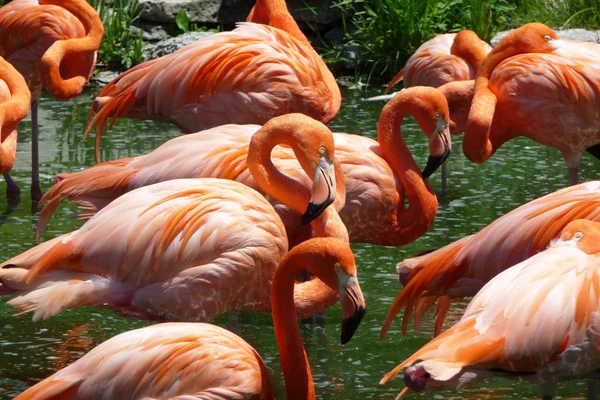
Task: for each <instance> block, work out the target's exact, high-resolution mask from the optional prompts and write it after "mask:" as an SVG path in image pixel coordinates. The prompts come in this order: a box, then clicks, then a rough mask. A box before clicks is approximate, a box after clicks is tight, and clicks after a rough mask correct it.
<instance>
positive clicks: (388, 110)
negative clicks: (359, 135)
mask: <svg viewBox="0 0 600 400" xmlns="http://www.w3.org/2000/svg"><path fill="white" fill-rule="evenodd" d="M416 107H418V105H416V104H415V103H414V102H412V101H411V99H410V97H407V96H401V95H397V96H396V97H394V98H393V99H392V100H390V102H389V103H388V104H386V105H385V107H384V108H383V111H382V112H381V117H380V118H379V122H378V124H377V136H378V141H379V146H380V147H381V152H382V154H383V157H384V159H385V160H386V161H387V162H388V164H389V165H390V167H391V168H392V170H393V171H394V175H395V176H396V177H397V178H398V179H400V182H402V187H403V188H404V190H405V191H406V195H407V197H408V202H409V205H408V208H404V204H403V202H401V203H400V204H398V208H397V212H396V215H395V216H394V217H393V221H392V224H393V228H392V229H393V233H391V235H393V237H390V244H391V243H394V245H400V244H406V243H410V242H412V241H414V240H416V239H417V238H418V237H420V236H421V235H422V234H423V233H425V232H426V231H427V230H428V229H429V228H430V227H431V225H432V224H433V220H434V218H435V214H436V212H437V205H438V203H437V197H436V196H435V194H434V193H433V190H432V189H431V186H429V184H428V183H427V182H425V181H423V179H422V178H421V170H420V168H419V166H418V165H417V163H416V162H415V159H414V158H413V156H412V154H411V153H410V150H409V149H408V147H407V146H406V143H405V142H404V138H403V137H402V128H401V126H402V121H403V119H404V116H405V115H407V114H412V115H414V114H415V112H416V111H417V109H416ZM400 197H401V198H402V196H400ZM396 243H397V244H396Z"/></svg>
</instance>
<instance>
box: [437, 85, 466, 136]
mask: <svg viewBox="0 0 600 400" xmlns="http://www.w3.org/2000/svg"><path fill="white" fill-rule="evenodd" d="M438 90H439V91H440V92H442V94H443V95H444V97H445V98H446V101H447V102H448V109H449V110H450V132H451V133H452V134H453V135H456V134H460V133H464V131H465V127H466V125H467V119H468V117H469V110H470V108H471V103H472V102H473V93H474V92H475V81H474V80H471V81H453V82H448V83H446V84H444V85H442V86H440V87H439V88H438Z"/></svg>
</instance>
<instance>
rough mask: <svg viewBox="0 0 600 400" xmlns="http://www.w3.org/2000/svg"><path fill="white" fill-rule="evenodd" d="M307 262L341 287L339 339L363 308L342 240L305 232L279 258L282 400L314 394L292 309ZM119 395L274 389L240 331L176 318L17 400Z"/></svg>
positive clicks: (105, 348) (275, 293)
mask: <svg viewBox="0 0 600 400" xmlns="http://www.w3.org/2000/svg"><path fill="white" fill-rule="evenodd" d="M305 266H306V267H308V268H309V269H310V271H311V272H312V273H313V274H314V275H315V276H316V277H317V278H318V279H320V280H322V282H323V283H324V284H325V285H327V287H328V288H330V290H332V291H336V292H337V293H339V296H340V304H341V305H342V308H343V311H344V321H343V324H342V335H341V341H342V344H345V343H347V342H348V341H349V340H350V339H351V338H352V335H353V334H354V332H355V331H356V329H357V328H358V326H359V324H360V321H361V319H362V317H363V315H364V313H365V301H364V298H363V295H362V292H361V290H360V286H359V284H358V280H357V278H356V266H355V263H354V256H353V254H352V251H351V250H350V248H349V247H348V244H347V243H346V242H344V241H343V240H340V239H334V238H316V239H311V240H309V241H306V242H303V243H302V244H300V245H299V246H297V247H295V248H294V249H292V250H291V251H290V252H289V253H288V254H287V255H286V256H285V257H284V258H283V259H282V260H281V263H280V264H279V267H278V268H277V270H276V272H275V277H274V279H273V280H274V282H273V287H272V291H271V302H272V308H273V326H274V328H275V338H276V339H277V345H278V347H279V358H280V360H281V367H282V369H283V374H284V379H285V383H286V398H287V399H288V400H305V399H315V398H316V397H315V387H314V383H313V380H312V374H311V371H310V364H309V362H308V359H307V357H306V352H305V351H304V345H303V343H302V338H301V337H300V332H299V330H298V321H297V320H296V318H297V316H296V311H295V310H294V286H298V285H296V284H295V282H294V281H295V277H296V276H297V274H298V272H300V270H301V269H302V268H304V267H305ZM319 282H321V281H319ZM133 377H138V379H132V378H133ZM99 387H101V388H102V390H98V388H99ZM117 397H118V398H127V399H132V400H133V399H148V398H161V399H163V398H164V399H166V398H181V399H183V398H190V399H191V398H195V399H215V400H216V399H254V398H256V399H273V391H272V386H271V379H270V378H269V374H268V371H267V368H266V366H265V364H264V362H263V361H262V359H261V358H260V356H259V354H258V352H257V351H256V350H254V349H253V348H252V346H250V345H249V344H248V343H247V342H245V341H244V340H243V339H241V338H240V337H239V336H237V335H235V334H233V333H231V332H229V331H227V330H225V329H223V328H220V327H217V326H214V325H210V324H205V323H186V322H178V323H177V322H174V323H163V324H158V325H153V326H149V327H146V328H142V329H136V330H134V331H130V332H125V333H122V334H120V335H118V336H116V337H114V338H112V339H109V340H108V341H106V342H104V343H102V344H101V345H99V346H98V347H96V348H95V349H93V350H92V351H90V352H89V353H88V354H86V355H85V356H83V357H82V358H81V359H79V360H77V361H76V362H74V363H73V364H71V365H70V366H68V367H66V368H65V369H63V370H61V371H58V372H57V373H55V374H54V375H52V376H51V377H49V378H47V379H46V380H44V381H42V382H40V383H38V384H36V385H35V386H33V387H32V388H30V389H28V390H27V391H25V392H24V393H22V394H21V395H19V396H17V397H16V398H15V399H16V400H27V399H36V400H43V399H46V400H50V399H57V398H60V399H86V400H87V399H90V400H92V399H103V398H117Z"/></svg>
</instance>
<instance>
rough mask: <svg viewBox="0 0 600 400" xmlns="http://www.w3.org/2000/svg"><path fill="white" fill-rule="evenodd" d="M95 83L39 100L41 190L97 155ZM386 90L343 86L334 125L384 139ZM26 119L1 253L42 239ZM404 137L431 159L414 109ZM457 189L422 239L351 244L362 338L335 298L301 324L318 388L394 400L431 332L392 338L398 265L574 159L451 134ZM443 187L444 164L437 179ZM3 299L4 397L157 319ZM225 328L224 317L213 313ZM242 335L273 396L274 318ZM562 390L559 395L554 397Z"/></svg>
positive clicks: (167, 131)
mask: <svg viewBox="0 0 600 400" xmlns="http://www.w3.org/2000/svg"><path fill="white" fill-rule="evenodd" d="M96 92H97V89H95V88H91V89H87V90H86V92H85V93H84V94H83V95H81V96H79V97H78V98H76V99H73V100H71V101H68V102H58V101H55V100H53V99H50V98H49V97H44V98H43V99H42V101H41V109H40V118H41V123H40V124H41V127H40V137H41V142H40V153H41V160H40V161H41V165H40V171H41V180H42V189H43V190H47V189H48V188H49V187H50V186H51V185H52V182H53V180H54V176H55V175H56V174H57V173H59V172H65V171H67V172H70V171H78V170H80V169H82V168H86V167H89V166H91V165H93V164H94V152H93V143H92V141H88V142H87V143H82V141H81V138H82V133H83V131H84V126H85V123H86V121H87V113H88V110H89V105H90V102H91V99H92V98H93V96H94V94H95V93H96ZM380 92H381V89H380V88H376V89H369V90H346V91H345V92H344V93H343V95H344V101H343V105H342V110H341V112H340V114H339V116H338V117H337V119H336V120H335V121H334V122H333V123H332V125H331V126H332V129H333V130H334V131H343V132H349V133H360V134H362V135H366V136H369V137H373V138H375V137H376V123H377V119H378V116H379V113H380V111H381V107H382V104H381V103H365V102H362V101H361V98H363V97H368V96H372V95H375V94H379V93H380ZM30 129H31V123H30V120H29V119H26V120H25V121H24V122H23V123H22V125H21V130H20V133H19V147H18V154H17V162H16V164H15V169H14V170H13V174H12V175H13V177H14V178H15V180H16V181H17V182H18V183H19V184H20V186H21V188H22V190H23V192H22V198H21V201H20V202H19V203H17V204H11V205H7V204H6V200H5V191H6V186H5V185H4V183H3V182H0V238H1V243H2V246H1V247H0V260H5V259H8V258H10V257H12V256H14V255H17V254H19V253H21V252H23V251H25V250H27V249H28V248H30V247H31V246H33V245H34V239H33V237H34V231H35V226H36V223H37V219H38V216H37V214H36V213H34V214H32V210H31V201H30V200H29V187H30V184H29V180H30V168H31V167H30V165H31V164H30ZM403 132H404V136H405V138H406V141H407V143H408V145H409V147H410V148H411V150H412V151H413V154H414V155H415V158H416V160H417V162H418V163H419V165H421V166H424V165H425V161H426V158H427V145H426V140H425V139H424V136H423V134H422V133H421V132H420V131H419V130H418V128H417V126H416V125H415V124H414V121H413V120H412V119H409V120H407V121H405V124H404V127H403ZM178 135H179V132H178V130H177V129H176V128H174V127H173V126H171V125H168V124H161V123H156V122H149V121H132V120H123V121H120V122H118V123H117V124H116V126H115V128H114V129H113V130H112V131H110V132H109V133H108V134H107V135H105V136H104V138H103V146H102V148H103V150H102V158H103V159H104V160H108V159H114V158H122V157H129V156H135V155H140V154H145V153H148V152H150V151H151V150H153V149H155V148H156V147H158V146H159V145H160V144H162V143H163V142H165V141H166V140H168V139H170V138H173V137H176V136H178ZM449 171H450V176H449V189H448V192H447V194H446V195H445V196H438V197H439V200H440V207H439V210H438V215H437V218H436V222H435V224H434V226H433V229H432V230H431V231H430V232H429V233H427V234H426V235H424V236H423V237H421V238H420V239H419V240H417V241H416V242H415V243H413V244H411V245H408V246H404V247H402V248H397V247H381V246H373V245H368V244H353V245H352V248H353V249H354V252H355V255H356V258H357V263H358V267H359V270H360V272H359V279H360V282H361V287H362V289H363V292H364V293H365V296H366V298H367V314H366V315H365V318H364V320H363V322H362V325H361V326H360V328H359V330H358V332H357V333H356V335H355V336H354V338H353V339H352V340H351V341H350V343H348V344H347V345H346V346H341V345H340V344H339V342H340V325H341V318H342V314H341V309H340V307H339V306H335V307H334V308H332V309H330V310H328V311H326V312H325V315H324V316H323V317H321V318H313V319H310V320H305V321H303V322H302V324H301V331H302V332H301V333H302V337H303V338H304V342H305V346H306V351H307V353H308V357H309V359H310V362H311V366H312V371H313V376H314V379H315V384H316V386H317V395H318V397H319V398H322V399H357V400H358V399H393V398H394V396H395V395H396V394H397V393H398V391H399V390H400V389H401V388H402V387H403V384H402V380H401V379H396V380H394V381H392V382H390V383H388V384H387V385H385V386H381V385H379V383H378V382H379V380H380V379H381V377H382V376H383V374H385V373H386V372H388V371H389V370H390V369H392V368H393V367H394V366H395V365H396V364H398V363H400V362H401V361H402V360H404V359H405V358H406V357H407V356H409V355H410V354H412V353H413V352H414V351H415V350H417V349H418V348H419V347H420V346H422V345H423V344H424V343H426V342H427V341H428V340H429V339H430V338H431V332H432V329H433V324H432V320H431V317H430V318H426V319H425V320H424V323H423V329H422V331H421V333H415V332H414V331H413V330H409V332H408V335H407V336H406V337H403V336H402V335H401V333H400V331H399V323H398V322H399V321H396V323H395V324H394V325H393V326H392V329H391V330H390V332H389V333H388V335H387V337H386V339H385V340H384V341H380V340H379V329H380V327H381V323H382V322H383V319H384V316H385V313H386V312H387V309H388V307H389V305H390V304H391V302H392V301H393V299H394V297H395V296H396V295H397V293H398V292H399V291H400V290H401V286H400V284H399V283H398V280H397V275H396V274H395V273H394V272H395V264H396V263H397V262H398V261H401V260H402V259H404V258H407V257H411V256H413V255H415V254H416V253H418V252H420V251H423V250H426V249H431V248H435V247H439V246H442V245H445V244H447V243H450V242H451V241H454V240H456V239H459V238H461V237H463V236H465V235H468V234H471V233H474V232H476V231H478V230H480V229H481V228H482V227H484V226H486V225H488V224H489V223H490V222H492V221H493V220H494V219H495V218H497V217H499V216H501V215H503V214H505V213H506V212H508V211H510V210H512V209H513V208H515V207H517V206H519V205H521V204H523V203H525V202H528V201H530V200H532V199H535V198H537V197H539V196H541V195H544V194H547V193H550V192H553V191H555V190H557V189H560V188H562V187H564V186H565V185H566V183H567V170H566V166H565V164H564V162H563V160H562V158H561V156H560V154H559V153H558V151H556V150H553V149H550V148H546V147H543V146H540V145H538V144H536V143H534V142H531V141H529V140H527V139H518V140H513V141H511V142H510V143H508V144H506V145H504V146H503V147H502V148H501V149H500V150H499V151H498V152H497V153H496V154H495V155H494V156H493V157H492V158H491V159H490V160H489V161H488V162H486V163H485V164H483V165H474V164H471V163H470V162H469V161H468V160H466V158H465V157H464V156H463V155H462V153H461V138H460V137H454V138H453V153H452V156H451V157H450V159H449ZM598 171H600V162H598V161H596V160H595V159H593V158H592V157H590V156H587V155H584V156H583V159H582V166H581V172H580V173H581V179H582V180H590V179H595V177H596V176H597V174H598ZM431 183H432V185H433V187H434V188H435V189H436V190H438V192H439V186H440V182H439V173H436V174H435V175H434V176H433V177H432V178H431ZM75 214H76V210H75V207H74V206H73V205H72V204H68V205H67V206H63V207H62V208H61V209H60V210H59V211H58V212H57V213H56V214H55V215H54V217H53V219H52V221H51V222H50V224H49V226H48V229H47V231H46V233H45V235H44V239H45V240H47V239H50V238H52V237H56V236H58V235H60V234H63V233H66V232H69V231H72V230H74V229H77V228H78V227H79V226H81V225H82V223H83V222H82V221H80V220H78V219H76V215H75ZM5 301H6V299H4V300H0V399H9V398H12V397H14V396H15V395H16V394H18V393H20V392H21V391H23V390H24V389H26V388H27V387H29V386H31V385H33V384H35V383H36V382H38V381H40V380H41V379H43V378H45V377H47V376H49V375H51V374H52V373H53V372H55V371H57V370H59V369H60V368H63V367H65V366H66V365H68V364H70V363H72V362H73V361H75V360H77V359H78V358H80V357H81V356H82V355H83V354H85V353H86V352H88V351H89V350H90V349H92V348H93V347H94V346H96V345H98V344H99V343H101V342H102V341H105V340H107V339H109V338H111V337H112V336H115V335H117V334H119V333H121V332H125V331H128V330H131V329H135V328H139V327H143V326H146V325H148V324H150V323H149V322H146V321H138V320H134V319H128V318H124V317H121V316H119V315H117V314H114V313H113V312H110V311H107V310H103V309H100V308H94V307H85V308H81V309H78V310H74V311H68V312H65V313H63V314H62V315H60V316H57V317H54V318H51V319H50V320H47V321H43V322H38V323H32V322H31V316H29V315H25V316H17V317H15V316H13V315H12V314H13V312H12V309H11V308H10V307H8V306H7V305H6V304H5ZM465 305H466V302H462V303H461V304H458V305H455V306H454V308H453V309H452V313H453V315H454V317H455V318H458V317H459V316H460V313H461V312H462V310H463V309H464V307H465ZM214 323H216V324H218V325H220V326H226V325H227V321H226V318H225V317H221V318H219V319H217V320H216V321H214ZM238 334H239V335H240V336H242V337H243V338H244V339H245V340H247V341H248V342H249V343H250V344H252V345H253V346H254V347H255V348H256V349H257V350H258V352H259V353H260V354H261V355H262V357H263V359H264V360H265V362H266V364H267V366H268V367H269V369H270V372H271V376H272V380H273V383H274V386H275V390H276V397H277V398H284V397H285V391H284V385H283V375H282V373H281V369H280V365H279V359H278V354H277V347H276V343H275V340H274V335H273V327H272V322H271V319H270V316H266V315H258V314H252V313H240V314H239V317H238ZM584 390H585V386H584V383H583V382H571V383H568V384H563V385H560V386H559V390H558V391H557V393H556V394H557V395H559V396H562V398H570V399H575V398H582V396H583V394H584ZM410 398H415V399H418V398H422V399H430V398H436V399H458V398H471V399H475V398H487V399H505V398H514V399H522V398H532V399H533V398H538V397H537V391H536V388H535V387H534V386H532V385H529V384H526V383H516V382H512V381H507V380H502V379H495V380H491V381H486V382H484V383H482V384H480V385H477V386H475V387H474V388H472V389H469V390H468V391H463V392H461V393H452V392H444V393H435V394H432V393H425V394H420V395H419V394H413V395H412V396H411V397H410ZM557 398H561V397H557Z"/></svg>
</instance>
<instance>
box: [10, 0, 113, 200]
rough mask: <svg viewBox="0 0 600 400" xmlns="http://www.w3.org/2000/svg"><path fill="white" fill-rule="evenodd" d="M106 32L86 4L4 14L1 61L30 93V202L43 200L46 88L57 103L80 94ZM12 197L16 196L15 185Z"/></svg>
mask: <svg viewBox="0 0 600 400" xmlns="http://www.w3.org/2000/svg"><path fill="white" fill-rule="evenodd" d="M103 34H104V27H103V25H102V21H100V18H99V17H98V14H97V13H96V10H94V9H93V8H92V7H91V6H90V5H89V4H88V3H87V2H86V1H85V0H13V1H11V2H10V3H9V4H7V5H5V6H4V7H2V8H0V56H1V57H4V58H5V59H6V61H8V62H9V63H11V64H12V65H13V66H14V67H15V68H16V70H17V71H19V72H20V73H21V75H23V77H24V78H25V81H26V82H27V85H28V86H29V90H30V91H31V99H32V100H31V157H32V163H31V164H32V173H31V174H32V176H31V198H32V200H34V201H39V200H40V198H41V197H42V191H41V188H40V178H39V161H38V152H39V151H38V119H37V107H38V101H39V99H40V95H41V92H42V88H44V89H46V90H47V91H48V92H49V93H50V94H51V95H52V96H54V97H56V98H57V99H59V100H67V99H70V98H72V97H75V96H77V95H79V94H80V93H81V91H82V90H83V88H84V86H85V85H86V83H87V81H88V79H89V78H90V75H91V74H92V71H93V70H94V66H95V64H96V51H97V50H98V47H99V46H100V41H101V40H102V35H103ZM7 183H8V184H9V185H11V186H13V189H12V192H13V193H14V192H15V190H18V188H17V187H16V185H14V182H10V180H7Z"/></svg>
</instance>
